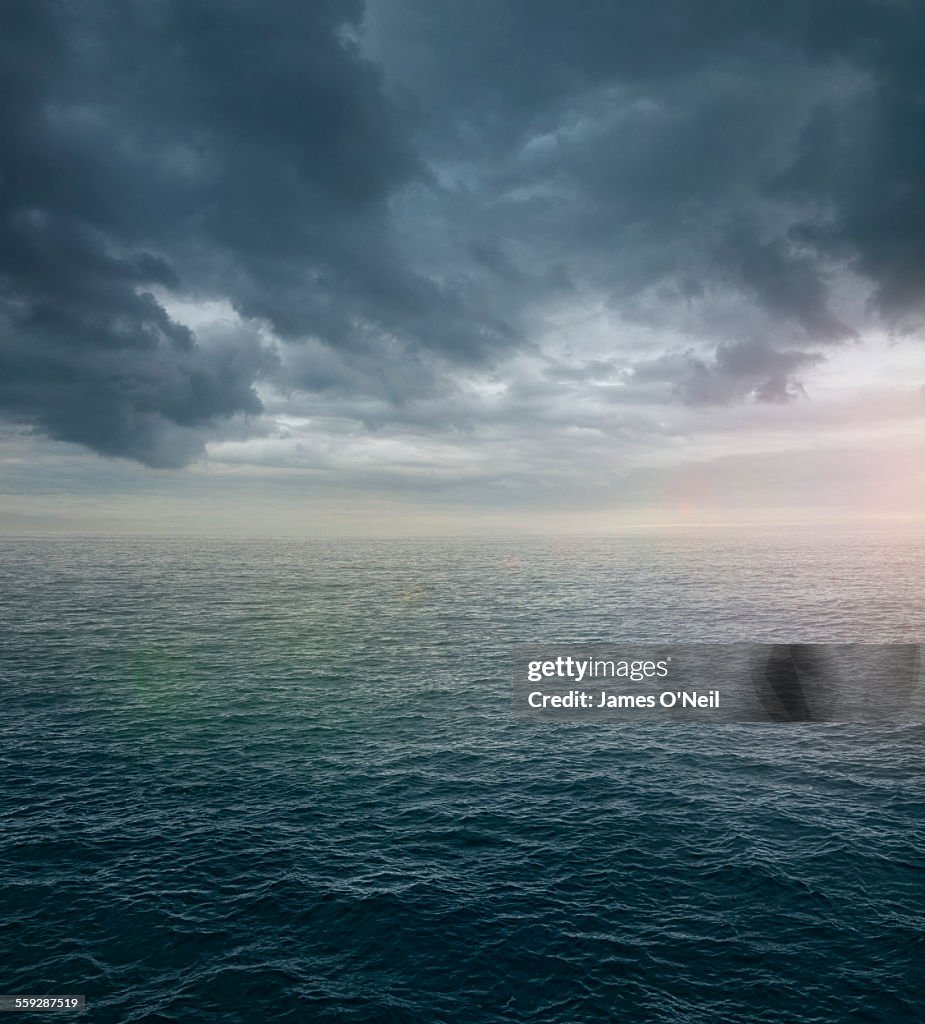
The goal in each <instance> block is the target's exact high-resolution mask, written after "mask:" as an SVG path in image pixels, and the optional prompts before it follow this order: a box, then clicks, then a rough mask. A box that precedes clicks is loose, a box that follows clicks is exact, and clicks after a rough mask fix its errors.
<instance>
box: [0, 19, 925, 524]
mask: <svg viewBox="0 0 925 1024" xmlns="http://www.w3.org/2000/svg"><path fill="white" fill-rule="evenodd" d="M922 53H925V7H923V5H922V4H921V3H920V2H918V0H825V2H823V0H777V2H775V3H768V2H766V0H646V2H636V0H632V2H630V0H623V2H621V0H606V2H604V0H581V2H575V3H568V4H566V3H562V2H551V0H549V2H547V0H459V2H457V0H370V2H368V3H367V4H365V5H363V4H362V3H359V2H332V0H312V2H310V3H306V2H300V0H121V2H118V3H113V2H111V0H80V2H68V0H8V2H6V3H4V4H3V5H2V7H0V96H2V98H3V99H2V104H0V529H13V530H23V529H39V530H43V529H75V530H83V529H93V530H96V529H120V530H121V529H139V530H179V531H190V532H209V531H211V530H213V529H214V530H216V531H223V530H226V529H229V530H233V531H245V532H246V531H249V530H253V531H255V532H287V533H288V532H305V533H314V532H320V533H329V532H335V533H336V532H341V531H346V532H359V533H363V532H369V533H379V532H385V533H389V532H414V531H417V530H420V531H422V532H433V531H438V532H439V531H443V530H447V531H453V532H456V531H459V530H464V531H468V530H473V529H475V530H481V529H485V530H488V529H506V528H526V529H557V528H562V529H584V528H589V529H609V528H612V527H619V526H621V525H644V524H650V523H669V524H670V523H698V522H746V521H765V520H768V519H780V518H783V519H788V520H791V519H802V518H809V519H822V520H826V519H834V520H838V521H842V520H851V519H853V518H856V517H869V516H879V517H884V516H886V517H891V516H893V517H916V516H921V515H922V512H923V509H925V431H923V425H925V418H923V414H925V358H923V357H925V349H923V341H922V327H923V323H922V321H923V313H925V61H923V60H922Z"/></svg>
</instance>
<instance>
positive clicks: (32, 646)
mask: <svg viewBox="0 0 925 1024" xmlns="http://www.w3.org/2000/svg"><path fill="white" fill-rule="evenodd" d="M0 574H2V575H0V631H2V634H0V712H2V714H0V883H2V888H0V978H2V981H0V991H2V992H5V993H29V994H36V993H37V994H42V993H57V994H65V993H66V994H81V995H86V998H87V1009H86V1010H85V1011H81V1012H77V1013H74V1014H71V1015H69V1014H67V1013H58V1014H55V1015H52V1014H44V1015H43V1014H41V1013H30V1014H27V1015H26V1019H31V1020H57V1021H60V1020H62V1019H74V1018H78V1019H81V1020H87V1021H93V1022H104V1024H105V1022H110V1021H113V1022H141V1021H144V1022H168V1021H171V1022H174V1021H175V1022H194V1021H195V1022H219V1021H221V1022H234V1021H242V1022H243V1021H247V1022H255V1021H299V1022H302V1021H306V1022H312V1024H314V1022H319V1024H329V1022H331V1024H333V1022H343V1024H347V1022H357V1024H360V1022H362V1024H366V1022H395V1024H404V1022H409V1024H410V1022H425V1024H431V1022H434V1024H437V1022H442V1024H450V1022H453V1024H455V1022H460V1024H488V1022H492V1024H494V1022H524V1024H526V1022H531V1024H579V1022H581V1024H584V1022H592V1021H607V1022H615V1024H634V1022H670V1024H707V1022H710V1024H716V1022H724V1024H728V1022H742V1024H823V1022H832V1024H836V1022H838V1024H841V1022H844V1021H848V1020H851V1021H866V1022H884V1024H887V1022H889V1024H900V1022H905V1021H909V1022H912V1021H919V1020H921V1019H922V1016H923V1013H925V729H923V727H922V726H921V725H916V724H914V723H909V724H903V725H893V726H877V727H873V726H864V727H861V726H847V725H713V726H708V725H702V724H695V723H690V724H665V723H660V724H630V723H627V724H623V723H611V722H604V723H577V724H572V723H559V722H542V723H533V722H529V723H528V722H520V721H516V720H515V719H514V718H513V716H512V713H511V703H510V693H511V649H512V645H513V644H515V643H518V642H525V641H563V642H564V641H573V642H584V641H589V642H590V641H594V642H606V643H611V642H618V641H621V640H625V641H630V640H631V641H647V642H648V641H658V642H667V641H672V642H690V641H712V642H716V641H720V642H737V641H760V642H764V641H768V642H798V641H804V640H805V641H807V642H810V641H854V642H857V641H860V642H865V641H869V642H875V641H876V642H881V641H885V640H896V641H906V642H916V643H918V642H922V640H923V635H925V631H923V625H925V545H923V543H922V538H921V536H919V537H915V536H908V537H899V536H894V535H891V534H889V533H887V532H883V531H878V532H876V533H870V534H861V533H858V534H851V533H847V532H839V533H836V534H825V533H814V534H812V535H805V534H802V535H801V534H799V533H791V534H787V533H783V532H782V533H777V534H775V533H770V532H769V533H766V534H762V533H757V532H752V533H748V534H747V535H746V534H745V533H742V532H730V533H722V532H720V531H702V532H697V531H693V530H692V531H689V532H688V533H687V534H684V535H677V536H667V535H661V534H654V533H646V532H643V531H640V532H638V533H634V534H627V535H625V536H618V537H612V538H541V537H529V538H521V539H501V538H498V539H479V540H475V539H459V540H445V539H439V540H438V539H431V540H404V539H403V540H380V541H357V540H305V541H302V540H298V541H296V540H225V539H222V540H203V539H193V538H190V539H163V538H126V537H82V538H64V537H13V536H10V537H5V538H2V539H0Z"/></svg>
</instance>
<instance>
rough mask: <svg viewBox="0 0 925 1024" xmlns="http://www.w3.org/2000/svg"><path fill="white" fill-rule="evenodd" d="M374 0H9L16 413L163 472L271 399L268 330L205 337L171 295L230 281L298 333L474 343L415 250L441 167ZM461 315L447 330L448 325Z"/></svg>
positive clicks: (2, 362) (8, 172)
mask: <svg viewBox="0 0 925 1024" xmlns="http://www.w3.org/2000/svg"><path fill="white" fill-rule="evenodd" d="M360 13H361V8H360V7H359V5H357V4H353V3H347V4H343V3H324V2H321V3H317V2H316V3H311V4H304V5H303V4H295V3H280V2H277V0H269V2H262V3H250V2H235V0H221V2H212V0H182V2H179V0H177V2H173V0H162V2H158V0H155V2H150V3H148V2H145V3H142V2H138V3H125V4H111V3H103V2H99V3H94V2H90V3H80V4H69V3H65V2H52V0H48V2H44V0H23V2H19V3H15V2H14V3H10V4H6V5H5V6H4V8H3V14H2V19H3V24H2V26H0V40H2V43H0V45H2V53H0V75H2V81H0V89H2V92H3V95H4V105H3V114H2V117H3V121H2V133H3V150H2V158H0V175H2V177H0V217H2V220H0V302H2V320H0V331H2V347H0V411H2V412H3V413H4V414H5V415H7V416H8V417H11V418H13V419H16V420H21V421H25V422H27V423H33V424H35V425H36V426H38V427H39V428H40V429H42V430H44V431H47V432H48V433H49V434H51V435H52V436H54V437H56V438H60V439H64V440H72V441H77V442H81V443H84V444H87V445H89V446H91V447H93V448H95V449H97V450H98V451H101V452H104V453H106V454H119V455H128V456H133V457H136V458H139V459H141V460H143V461H146V462H150V463H152V464H155V465H160V464H177V463H182V462H183V461H186V460H187V459H188V458H189V457H190V456H191V455H192V454H193V453H194V452H195V451H196V450H197V448H198V446H199V445H200V444H201V437H200V434H198V433H197V428H204V427H208V426H209V425H210V424H213V423H214V422H215V421H217V420H220V419H221V418H223V417H228V416H231V415H234V414H238V413H243V414H247V413H253V412H256V411H259V409H260V403H259V401H258V399H257V396H256V394H255V392H254V390H253V385H254V383H255V381H257V380H258V379H259V378H260V377H261V376H265V375H266V374H267V373H268V372H273V371H274V368H275V366H276V365H277V364H276V361H275V360H274V359H273V357H272V353H270V352H268V351H266V350H265V349H264V346H262V345H261V342H260V340H259V338H258V337H257V335H256V333H255V332H253V331H251V332H247V331H243V332H242V331H239V332H236V333H232V334H229V335H227V336H226V337H224V338H222V339H219V340H217V341H213V342H212V343H211V344H209V345H206V344H203V343H202V340H201V339H196V338H195V337H194V336H193V334H192V333H191V332H190V331H189V330H188V329H187V328H185V327H183V326H182V325H181V324H178V323H175V322H174V321H173V320H172V319H171V318H170V316H168V315H167V313H166V312H165V310H164V308H163V307H162V305H160V304H159V303H158V302H157V301H156V300H155V299H154V298H153V297H152V294H151V291H150V289H152V288H160V289H163V290H166V291H172V292H174V293H176V294H180V295H186V296H192V297H196V296H200V297H208V298H215V297H220V298H227V299H228V300H230V301H231V303H232V304H233V305H234V307H235V308H236V309H237V311H238V312H239V313H240V314H241V315H242V316H244V317H247V318H259V319H260V320H262V321H265V322H267V323H268V324H269V325H270V327H271V328H272V330H273V331H274V332H275V334H276V335H277V336H278V337H280V338H282V339H300V338H305V337H307V336H312V335H314V336H318V337H320V338H322V339H323V340H324V341H326V342H328V343H333V344H337V345H340V346H343V347H345V348H347V349H349V348H350V347H351V346H356V347H359V348H361V349H364V350H365V349H367V348H368V347H370V345H371V344H373V343H372V342H370V340H369V335H370V334H371V333H372V331H371V329H370V325H377V326H379V327H381V328H382V327H383V325H384V329H386V330H388V329H390V328H391V329H393V330H396V331H397V330H399V329H400V326H401V325H404V329H405V330H408V329H409V325H410V330H411V332H412V333H413V332H414V330H418V331H419V332H420V331H422V330H426V329H428V328H429V329H430V334H431V336H432V340H433V344H434V346H435V347H437V348H439V346H440V345H441V344H449V345H451V344H454V343H455V344H457V345H458V346H459V347H460V348H464V347H465V345H466V344H469V345H470V348H471V349H472V350H473V352H475V351H478V348H479V345H481V344H485V341H486V334H489V335H490V330H488V331H486V330H484V325H481V326H482V327H483V333H482V335H481V337H479V336H477V333H476V332H473V339H472V340H470V339H467V338H464V337H462V331H461V329H460V323H461V321H462V319H463V313H462V306H461V304H460V302H459V300H458V299H456V298H455V297H454V296H453V295H452V294H443V293H441V291H440V289H439V288H437V287H436V286H435V285H434V284H433V283H432V282H430V281H429V280H428V279H426V278H424V277H421V276H418V275H415V274H413V273H411V272H409V271H408V270H406V269H405V268H404V267H403V265H402V264H401V261H399V260H397V259H396V258H395V256H394V253H393V251H392V243H391V238H390V229H389V223H388V216H387V207H386V204H387V200H388V198H389V196H390V194H391V193H392V192H393V191H394V190H395V189H396V188H397V187H399V186H400V185H402V184H403V183H405V182H407V181H409V180H411V179H413V178H414V177H416V176H419V175H421V173H422V167H421V165H420V163H419V161H418V159H417V157H416V156H415V154H414V152H413V149H412V147H411V145H410V143H409V141H408V136H407V126H406V124H405V121H404V119H403V116H402V115H401V112H400V111H398V110H396V109H395V108H394V106H393V105H391V104H390V103H389V102H388V101H387V100H386V99H385V98H384V96H383V93H382V90H381V88H380V84H381V83H380V75H379V73H378V72H377V71H376V70H375V69H374V68H373V67H372V66H371V65H370V64H369V63H368V62H365V61H363V60H362V59H361V58H360V57H359V56H358V54H357V53H356V51H355V48H354V47H352V46H350V45H349V44H348V43H347V42H345V40H344V39H343V38H342V32H343V29H344V27H345V26H346V25H349V24H351V23H355V22H356V20H357V18H358V17H359V15H360ZM440 318H442V321H443V327H444V330H443V331H442V332H441V331H437V330H436V320H437V319H440Z"/></svg>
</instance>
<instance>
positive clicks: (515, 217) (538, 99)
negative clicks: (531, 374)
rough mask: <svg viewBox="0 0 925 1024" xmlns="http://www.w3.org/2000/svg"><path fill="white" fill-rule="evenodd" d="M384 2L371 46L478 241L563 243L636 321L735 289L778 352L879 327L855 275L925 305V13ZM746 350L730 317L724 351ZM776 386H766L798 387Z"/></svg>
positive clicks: (721, 3)
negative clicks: (839, 294) (418, 118)
mask: <svg viewBox="0 0 925 1024" xmlns="http://www.w3.org/2000/svg"><path fill="white" fill-rule="evenodd" d="M370 12H371V16H370V24H371V41H370V47H371V50H372V52H374V53H376V54H378V55H380V56H381V57H382V58H383V59H385V60H386V62H387V64H388V65H389V66H392V67H394V68H395V69H396V74H397V75H398V76H399V77H400V79H401V81H402V83H403V85H404V86H405V87H406V88H407V89H409V90H410V91H412V92H414V93H415V94H416V95H417V96H419V97H424V98H425V109H428V110H429V111H430V114H431V119H430V121H429V122H428V131H429V135H428V137H427V146H428V151H429V152H431V153H432V154H434V155H435V158H436V159H439V160H440V161H442V162H443V164H444V167H445V177H447V178H448V179H451V178H452V174H453V167H454V165H455V164H457V163H459V164H460V165H461V166H462V168H463V172H464V175H465V177H464V180H466V181H467V182H468V181H470V180H471V178H472V177H473V175H478V176H479V182H480V186H481V188H480V189H474V190H473V192H474V196H475V200H474V202H473V203H472V209H471V211H470V224H471V227H472V230H473V232H475V231H477V230H478V227H479V224H480V216H479V214H480V212H481V211H485V212H487V216H486V217H484V220H483V221H482V222H483V223H485V225H486V229H488V230H490V231H491V232H492V233H493V234H495V235H498V234H504V235H506V236H507V237H508V238H509V239H512V238H513V239H519V240H520V241H521V243H522V246H521V247H522V249H525V250H529V251H532V252H533V253H534V254H538V253H547V254H552V253H555V258H556V259H557V260H558V261H559V262H560V263H561V264H562V266H563V267H564V269H565V272H566V273H567V274H568V275H569V276H570V277H571V278H573V279H576V280H582V279H583V280H586V281H591V282H594V283H595V284H596V285H598V286H599V287H600V288H602V289H604V290H605V291H606V292H608V293H609V294H610V296H611V300H612V303H613V306H614V308H615V309H617V310H619V311H620V312H621V313H623V314H624V315H628V316H631V317H636V318H646V317H651V316H652V315H653V314H654V313H655V312H658V310H656V308H655V307H658V306H659V305H660V303H661V299H662V297H663V296H664V295H666V294H671V293H672V292H673V293H674V294H676V295H678V296H683V297H685V298H686V300H687V301H689V302H690V303H692V304H697V303H703V302H708V301H710V300H711V298H715V297H716V295H717V294H718V293H721V292H727V293H734V294H737V295H738V296H740V297H741V299H742V300H744V301H745V302H746V303H749V304H750V305H751V306H752V308H753V310H754V311H755V312H756V313H758V314H761V315H762V316H763V317H764V318H765V323H764V324H763V325H760V326H761V327H762V333H763V335H764V336H766V337H767V338H768V339H769V341H768V345H769V347H770V348H771V349H772V351H773V349H774V347H777V346H780V345H781V343H783V344H784V346H785V347H790V345H791V343H792V340H793V335H794V332H795V336H796V337H797V339H798V341H799V344H801V345H802V346H803V347H805V348H807V349H809V350H810V351H816V352H818V351H822V350H824V348H825V346H828V345H832V344H837V343H842V342H845V341H848V340H852V339H854V338H857V337H858V333H859V329H860V328H862V327H863V326H864V325H863V324H858V323H854V322H851V321H850V320H847V319H846V317H845V315H844V314H843V313H842V312H841V311H839V310H838V309H837V301H836V300H835V299H833V292H832V284H833V279H834V280H836V282H837V280H838V279H839V275H840V274H842V272H843V271H845V270H850V271H852V272H854V273H856V274H859V275H860V276H861V277H862V278H864V279H866V281H867V283H868V284H869V286H870V288H871V298H872V300H873V307H874V308H875V309H876V310H877V311H878V312H879V313H880V314H881V315H882V317H883V320H884V322H885V323H886V324H888V325H890V326H903V325H906V326H908V325H910V324H914V323H915V322H916V319H917V317H919V315H920V314H921V313H922V312H923V309H922V304H923V298H925V271H923V269H922V268H923V267H925V251H923V246H925V194H923V190H925V131H923V128H925V124H923V117H925V114H923V110H925V107H923V96H925V71H923V68H925V62H923V61H922V60H921V54H922V53H923V52H925V12H923V10H922V8H921V5H919V4H916V3H913V2H911V0H844V2H843V0H837V2H836V0H814V2H809V3H807V2H806V0H789V2H788V0H784V2H781V3H776V4H766V3H763V2H748V0H746V2H742V0H735V2H729V0H658V2H655V3H647V4H618V3H611V2H600V3H598V2H591V0H586V2H584V3H582V4H578V5H574V4H572V5H567V4H559V3H553V2H545V0H531V2H529V3H528V2H526V0H509V2H505V3H500V4H499V3H495V2H493V0H484V2H478V0H467V2H466V3H461V2H448V3H445V4H441V5H440V8H439V15H437V14H436V13H435V9H434V7H433V5H430V4H427V3H425V2H424V0H380V2H378V3H376V4H374V5H372V6H371V8H370ZM428 101H429V106H428ZM469 188H470V189H471V188H472V186H471V185H470V186H469ZM533 258H535V259H537V258H541V257H537V256H534V257H533ZM508 272H509V273H510V270H508ZM756 326H757V325H756V324H754V323H747V322H746V323H743V324H742V335H744V336H746V337H748V336H754V334H755V328H756ZM775 332H776V333H777V335H778V338H777V339H774V333H775ZM800 339H801V340H800ZM699 340H700V342H701V343H702V344H704V345H705V346H707V347H709V345H710V342H711V339H710V338H709V337H704V338H701V339H699ZM738 341H741V336H740V337H736V331H735V327H734V325H730V328H729V333H728V336H726V337H719V338H716V337H714V338H713V339H712V344H713V345H716V344H719V345H728V344H730V343H736V342H738ZM716 358H717V359H718V360H720V361H721V353H720V352H717V353H716ZM791 361H792V360H791ZM811 361H812V360H804V361H803V364H804V365H808V364H809V363H810V362H811ZM777 362H779V363H786V362H787V360H786V359H784V360H777ZM686 379H687V378H686V377H685V378H683V380H686ZM682 383H683V381H682ZM764 383H765V384H766V385H767V386H766V387H759V388H757V389H756V390H753V391H752V394H753V395H754V396H756V397H759V398H760V397H763V396H765V395H767V396H770V397H773V398H775V399H777V398H779V397H780V396H781V395H782V394H787V393H792V392H793V383H792V382H791V384H790V385H788V386H787V387H786V388H784V389H783V390H782V389H781V387H780V386H779V382H778V381H777V379H776V378H775V377H769V378H768V379H767V381H766V382H764ZM685 390H686V389H685V388H684V387H680V388H679V392H680V393H684V392H685ZM721 393H725V389H721Z"/></svg>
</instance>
